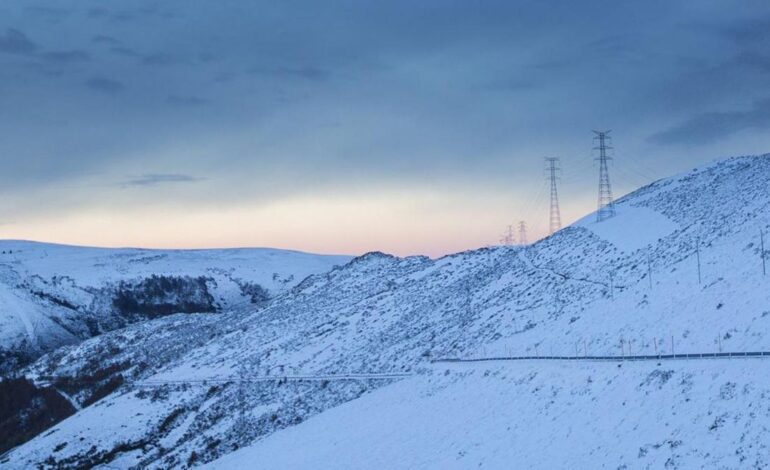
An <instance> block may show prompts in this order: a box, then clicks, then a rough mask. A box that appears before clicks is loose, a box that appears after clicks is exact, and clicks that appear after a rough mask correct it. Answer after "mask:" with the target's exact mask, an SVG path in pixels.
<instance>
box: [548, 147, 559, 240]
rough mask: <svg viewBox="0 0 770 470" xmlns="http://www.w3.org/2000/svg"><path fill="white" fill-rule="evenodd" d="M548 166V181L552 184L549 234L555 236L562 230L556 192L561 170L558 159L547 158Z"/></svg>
mask: <svg viewBox="0 0 770 470" xmlns="http://www.w3.org/2000/svg"><path fill="white" fill-rule="evenodd" d="M545 162H546V163H547V164H548V168H546V169H547V171H548V180H549V181H550V183H551V209H550V211H549V214H548V233H549V235H553V234H554V233H556V232H558V231H559V230H560V229H561V212H560V211H559V193H558V191H557V190H556V179H557V178H558V176H557V172H558V171H559V170H560V168H559V159H558V158H553V157H551V158H546V159H545Z"/></svg>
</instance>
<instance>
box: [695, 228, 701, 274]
mask: <svg viewBox="0 0 770 470" xmlns="http://www.w3.org/2000/svg"><path fill="white" fill-rule="evenodd" d="M695 258H696V259H697V260H698V285H701V279H700V238H696V239H695Z"/></svg>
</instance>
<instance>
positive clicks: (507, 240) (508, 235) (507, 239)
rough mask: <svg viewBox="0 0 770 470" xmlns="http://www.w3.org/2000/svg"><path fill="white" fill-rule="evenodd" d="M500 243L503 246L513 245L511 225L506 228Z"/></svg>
mask: <svg viewBox="0 0 770 470" xmlns="http://www.w3.org/2000/svg"><path fill="white" fill-rule="evenodd" d="M500 243H502V244H503V245H513V225H509V226H508V230H507V231H506V232H505V233H504V234H503V236H502V238H500Z"/></svg>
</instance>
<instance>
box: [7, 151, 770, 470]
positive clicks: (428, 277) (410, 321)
mask: <svg viewBox="0 0 770 470" xmlns="http://www.w3.org/2000/svg"><path fill="white" fill-rule="evenodd" d="M768 180H770V158H768V157H767V156H761V157H746V158H737V159H731V160H727V161H723V162H718V163H716V164H714V165H711V166H707V167H705V168H702V169H700V170H698V171H697V172H691V173H688V174H686V175H682V176H677V177H674V178H671V179H668V180H666V181H662V182H659V183H655V184H654V185H651V186H648V187H646V188H643V189H642V190H640V191H639V192H637V193H633V194H631V195H629V196H627V197H625V198H623V199H622V200H620V201H619V202H618V208H619V210H618V215H617V216H616V218H615V219H613V220H612V221H606V222H602V224H596V225H595V226H593V225H592V224H591V222H590V219H591V217H590V216H589V217H588V218H586V219H585V220H584V221H583V222H581V223H578V224H577V225H576V226H572V227H568V228H566V229H564V230H562V231H560V232H558V233H556V234H555V235H553V236H551V237H548V238H547V239H545V240H542V241H540V242H538V243H535V244H533V245H531V246H528V247H525V248H519V247H515V248H513V247H498V248H486V249H479V250H475V251H471V252H464V253H458V254H456V255H451V256H447V257H445V258H442V259H440V260H435V261H434V260H430V259H427V258H421V257H410V258H405V259H399V258H395V257H391V256H387V255H383V254H376V253H375V254H370V255H367V256H363V257H360V258H356V259H355V260H354V261H352V262H350V263H348V264H346V265H345V266H343V267H341V268H339V269H333V270H331V271H329V272H326V273H325V274H322V275H316V276H312V277H310V278H309V279H308V280H307V281H306V282H303V283H302V284H300V285H298V286H297V287H296V288H295V289H292V290H290V291H286V292H285V293H284V294H282V295H278V296H276V297H275V298H273V299H272V300H271V301H270V302H269V303H268V304H267V305H266V306H265V307H264V308H262V309H260V310H258V311H254V310H248V309H243V308H234V309H232V311H230V312H226V313H223V314H222V315H219V316H217V317H216V319H215V320H211V316H210V315H200V316H195V315H183V316H174V317H173V318H164V319H160V320H157V321H152V322H145V323H142V324H138V325H134V326H131V327H129V328H127V329H125V330H121V331H115V332H112V333H109V334H106V335H102V336H100V337H97V338H93V339H91V340H88V341H85V342H83V343H81V344H79V345H77V346H73V347H68V348H62V349H60V350H57V351H56V352H54V353H51V354H49V355H48V356H46V357H43V358H41V359H40V360H39V361H37V362H36V363H35V364H34V365H33V366H32V367H30V368H29V369H28V372H27V373H28V374H29V375H31V376H34V375H35V374H37V375H45V374H62V375H76V374H92V373H94V371H93V364H94V363H97V364H104V365H108V364H121V363H129V364H140V363H143V364H146V367H145V368H143V369H139V368H136V369H129V370H127V371H125V375H126V377H128V378H130V379H132V380H135V381H143V380H153V379H159V378H167V379H173V378H190V379H195V380H204V379H206V378H207V377H208V378H210V377H226V376H231V375H233V374H234V375H238V374H244V375H248V376H268V375H273V376H274V375H275V374H276V373H277V372H276V371H279V370H284V371H286V372H285V373H286V374H293V375H308V376H313V375H315V376H321V375H334V374H346V373H347V374H353V373H390V372H405V373H415V374H416V376H414V377H412V378H407V379H403V380H399V381H397V380H392V381H372V380H361V381H333V380H330V381H328V383H323V382H318V381H288V382H286V381H281V380H280V379H277V380H275V381H264V382H259V383H256V384H252V385H250V386H248V387H242V388H239V387H235V386H224V387H221V388H218V389H215V390H212V391H208V390H206V389H205V388H202V387H192V388H190V390H186V389H185V388H184V387H178V390H177V389H173V390H171V391H170V392H169V393H168V394H167V396H165V397H163V398H159V399H158V400H159V401H158V402H159V403H161V402H162V403H163V404H164V406H163V409H162V410H161V411H159V414H160V415H164V416H165V417H168V416H169V414H170V413H172V412H173V411H174V410H176V409H178V408H183V411H184V416H181V417H180V418H179V419H178V420H175V421H173V422H172V423H171V425H170V428H169V429H167V430H165V431H164V432H162V433H161V432H158V430H157V427H156V426H155V425H154V424H152V423H145V424H146V425H145V427H144V428H143V430H142V429H139V430H136V431H135V430H134V429H133V428H132V429H131V432H130V433H124V434H125V435H124V434H121V433H120V432H117V431H116V432H115V435H114V436H112V438H109V437H108V436H103V435H100V436H99V439H98V441H97V442H96V443H95V445H96V446H97V449H98V451H100V452H109V451H111V450H113V449H115V448H116V447H117V446H118V444H119V443H120V442H122V441H123V440H124V439H125V436H128V437H131V436H144V438H148V439H152V440H153V442H160V441H161V440H163V442H172V441H173V442H174V444H173V446H172V448H167V449H164V450H163V454H162V455H160V454H159V453H158V451H157V449H156V448H149V447H148V449H146V450H144V451H143V452H142V453H141V456H140V457H141V458H140V459H139V460H140V461H141V463H142V466H144V467H146V468H169V467H175V466H176V467H184V466H185V465H186V462H188V461H189V458H190V456H191V455H193V452H195V455H196V456H197V457H198V459H199V460H197V462H210V463H211V465H212V466H213V468H238V465H241V467H240V468H243V467H249V466H251V465H250V463H252V462H258V463H259V464H260V465H261V466H264V467H265V468H308V466H312V465H313V463H314V462H316V465H315V466H314V468H319V467H320V468H323V467H329V466H332V467H334V468H362V467H364V468H376V467H378V466H379V467H385V468H423V467H424V468H469V467H478V466H479V465H481V466H482V467H487V468H511V467H514V468H516V467H526V468H531V467H534V468H585V467H588V468H602V467H607V468H618V467H622V466H624V465H625V466H627V468H647V467H650V468H659V467H662V466H665V465H670V466H674V467H681V468H691V467H706V468H720V467H723V468H735V467H740V466H757V467H763V466H768V462H767V461H766V460H763V459H766V458H767V457H766V455H768V452H767V448H766V444H767V443H766V438H765V437H764V434H763V433H764V432H765V423H766V422H768V418H769V416H768V411H767V409H766V406H764V405H763V403H765V401H766V399H765V398H764V397H766V396H767V394H768V393H770V388H769V387H770V383H769V382H768V381H769V380H770V379H768V376H769V375H768V374H767V371H766V370H765V369H766V368H767V367H768V364H770V363H768V362H767V361H766V360H742V361H739V360H733V361H692V362H682V361H677V362H662V363H661V364H660V365H657V363H656V362H645V363H642V362H638V363H624V364H622V365H621V367H618V365H617V364H613V363H579V362H570V363H545V362H542V361H540V362H524V363H511V364H486V363H484V364H482V365H477V366H464V365H457V366H430V360H431V359H434V358H437V357H479V356H499V355H505V354H522V355H523V354H536V351H539V352H540V353H546V352H547V353H553V354H560V355H568V354H574V353H575V350H576V349H578V350H580V351H581V352H582V351H587V353H588V354H595V355H610V354H620V353H621V348H623V349H622V350H624V351H626V354H627V353H628V350H629V349H631V350H632V352H633V353H634V354H653V353H654V352H655V350H656V348H658V350H662V351H669V350H671V349H673V348H675V351H676V352H678V353H683V352H711V351H717V350H718V348H719V347H720V346H721V347H722V348H723V349H724V350H729V351H747V350H751V351H758V350H765V351H770V334H769V333H770V309H769V308H768V305H770V291H769V290H768V289H767V282H768V278H767V277H764V276H763V275H762V263H761V261H762V258H761V254H760V252H759V248H758V246H759V235H760V231H761V230H764V231H765V233H767V231H768V228H769V227H770V217H769V215H770V196H769V195H768V193H767V181H768ZM637 219H639V220H641V221H642V222H643V223H640V222H639V220H637ZM664 219H665V220H664ZM666 221H667V222H666ZM608 223H609V224H610V225H604V224H608ZM599 225H601V227H599ZM602 227H610V228H602ZM623 230H626V231H627V233H626V234H625V236H624V234H623ZM637 232H638V233H637ZM625 238H632V239H633V241H626V240H625ZM697 242H700V245H698V246H697V248H698V251H696V245H695V243H697ZM640 248H644V249H642V250H640ZM698 260H700V279H699V275H698V271H699V269H698V267H699V263H698ZM672 342H673V343H674V344H672ZM447 371H448V372H447ZM445 374H446V375H445ZM589 378H590V380H589ZM130 390H132V385H130V384H129V385H126V386H124V387H122V388H121V389H120V390H119V391H118V392H116V393H114V394H112V395H110V396H107V397H106V398H104V399H103V400H102V402H100V403H104V405H103V408H102V409H104V410H106V409H108V408H109V407H113V406H119V407H125V408H127V409H133V410H137V409H141V408H142V407H143V406H144V404H145V401H144V399H141V398H138V397H136V396H135V395H131V394H130V393H127V391H130ZM87 392H88V390H84V391H82V395H84V396H85V395H87ZM241 393H242V394H243V400H242V401H241V400H240V399H239V396H240V395H241ZM243 402H245V403H247V405H246V406H247V408H246V409H244V408H243V405H242V404H241V403H243ZM90 409H92V407H86V408H84V409H83V410H81V411H80V412H79V413H77V414H75V415H74V416H72V417H70V418H68V419H67V420H65V421H63V422H62V423H60V424H58V425H57V426H55V427H54V428H53V430H56V432H55V433H54V434H53V435H57V436H58V437H59V439H66V440H73V439H77V438H78V435H77V434H75V433H74V431H73V430H74V429H76V427H74V426H75V424H73V423H72V422H78V421H81V420H84V419H86V418H87V417H88V416H93V415H87V414H84V413H85V412H86V411H88V410H90ZM190 416H192V418H190ZM88 419H89V420H90V419H93V418H88ZM158 419H161V417H160V416H159V418H158ZM134 432H136V433H135V434H134ZM292 443H294V445H292ZM56 444H57V442H56V441H54V440H51V439H48V438H45V436H44V435H43V436H38V437H37V438H35V439H33V440H32V441H30V442H28V443H26V444H25V445H23V446H21V447H19V448H17V449H14V450H13V451H12V452H11V453H10V454H9V455H8V456H7V458H8V461H7V462H5V464H6V465H7V466H9V468H23V467H25V466H30V465H28V464H33V463H35V462H41V461H43V460H44V459H45V458H47V457H49V456H51V455H54V454H53V449H55V445H56ZM235 448H242V449H243V450H240V451H238V453H234V454H232V456H228V455H227V454H228V453H229V452H231V451H232V450H233V449H235ZM118 454H119V455H118V457H117V459H118V460H116V462H125V460H122V459H125V458H129V457H130V458H131V459H134V458H135V455H134V454H130V453H128V452H125V453H121V452H119V453H118ZM123 454H125V455H123ZM55 457H56V459H57V461H59V462H61V461H64V460H66V459H69V461H72V462H83V461H85V459H87V458H88V456H87V453H86V451H83V450H82V449H79V448H76V447H75V448H71V449H70V448H65V449H63V450H61V451H59V452H57V453H56V454H55ZM263 462H264V465H263ZM329 462H331V463H332V464H331V465H329V464H328V463H329ZM1 463H3V462H1V461H0V464H1ZM324 464H326V465H324ZM33 466H34V465H33Z"/></svg>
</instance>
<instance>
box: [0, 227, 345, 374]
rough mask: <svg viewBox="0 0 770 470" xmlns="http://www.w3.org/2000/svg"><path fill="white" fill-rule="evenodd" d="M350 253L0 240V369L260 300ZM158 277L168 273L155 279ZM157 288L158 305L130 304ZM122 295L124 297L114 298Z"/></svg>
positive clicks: (155, 299)
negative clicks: (142, 325) (137, 325)
mask: <svg viewBox="0 0 770 470" xmlns="http://www.w3.org/2000/svg"><path fill="white" fill-rule="evenodd" d="M349 259H350V258H349V257H346V256H323V255H312V254H307V253H300V252H294V251H284V250H273V249H262V248H256V249H223V250H145V249H108V248H87V247H74V246H65V245H53V244H46V243H35V242H27V241H11V240H4V241H0V359H4V360H5V362H6V363H5V365H4V366H5V367H4V366H3V365H2V364H0V372H3V371H4V370H7V369H8V368H9V367H10V366H11V365H12V361H13V360H14V359H20V358H22V357H35V356H37V355H40V354H41V353H42V352H46V351H50V350H52V349H54V348H55V347H57V346H60V345H62V344H67V343H73V342H76V341H79V340H82V339H84V338H87V337H90V336H93V335H95V334H98V333H101V332H103V331H106V330H110V329H114V328H116V327H120V326H124V325H125V324H127V323H130V322H132V321H135V320H137V319H142V318H147V317H152V316H156V315H158V314H165V313H171V312H173V311H196V310H198V309H200V310H202V311H212V310H223V309H231V308H233V307H237V306H238V305H241V304H244V303H250V302H254V303H261V302H263V301H264V300H266V299H267V297H270V296H274V295H276V294H279V293H281V292H284V291H286V290H288V289H289V288H291V287H293V286H294V285H296V284H297V283H299V282H300V281H302V279H304V278H305V277H307V276H308V275H310V274H314V273H319V272H324V271H328V270H329V269H331V268H332V267H333V266H334V265H338V264H344V263H345V262H347V261H348V260H349ZM153 276H155V278H156V280H157V279H158V278H159V277H165V278H167V279H166V280H168V281H170V282H166V283H165V284H164V283H163V281H162V280H159V281H158V282H157V283H154V282H153V281H152V279H153ZM154 284H163V285H161V286H156V285H154ZM155 287H159V288H161V289H165V292H164V293H163V295H161V296H158V295H155V296H154V297H153V298H152V299H150V300H151V301H152V302H154V306H155V307H156V308H154V309H152V308H148V307H147V306H146V305H145V306H143V307H144V308H140V307H142V306H141V305H129V303H130V301H133V300H134V299H133V298H132V299H129V298H128V295H129V294H131V295H134V294H137V293H140V291H142V290H146V291H149V290H151V288H155ZM121 295H122V297H121V298H118V297H120V296H121ZM185 296H186V297H187V298H180V297H185ZM121 299H122V300H124V304H125V305H118V304H117V303H116V302H115V301H116V300H121ZM185 303H186V304H185ZM163 304H165V305H163ZM132 307H134V308H133V309H132ZM164 309H165V310H164Z"/></svg>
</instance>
